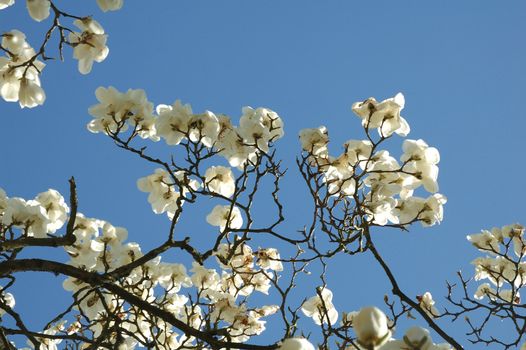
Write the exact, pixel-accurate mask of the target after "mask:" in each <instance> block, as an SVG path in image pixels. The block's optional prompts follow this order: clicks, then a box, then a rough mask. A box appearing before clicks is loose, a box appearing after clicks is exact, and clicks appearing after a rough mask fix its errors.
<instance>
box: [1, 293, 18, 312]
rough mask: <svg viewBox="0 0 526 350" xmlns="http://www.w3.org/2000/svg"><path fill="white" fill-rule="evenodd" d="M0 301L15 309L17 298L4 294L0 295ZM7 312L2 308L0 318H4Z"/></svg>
mask: <svg viewBox="0 0 526 350" xmlns="http://www.w3.org/2000/svg"><path fill="white" fill-rule="evenodd" d="M0 299H2V302H3V303H4V304H6V305H7V307H9V308H11V309H12V308H14V307H15V297H14V296H13V294H11V293H2V294H1V295H0ZM5 313H6V311H5V310H4V309H3V308H1V307H0V317H2V315H3V314H5Z"/></svg>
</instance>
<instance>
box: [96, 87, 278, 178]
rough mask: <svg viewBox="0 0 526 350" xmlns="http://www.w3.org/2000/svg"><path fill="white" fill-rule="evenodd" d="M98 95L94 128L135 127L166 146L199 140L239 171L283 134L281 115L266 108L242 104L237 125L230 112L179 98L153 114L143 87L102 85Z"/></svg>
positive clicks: (104, 130) (113, 130) (105, 130)
mask: <svg viewBox="0 0 526 350" xmlns="http://www.w3.org/2000/svg"><path fill="white" fill-rule="evenodd" d="M95 95H96V97H97V100H98V101H99V103H98V104H97V105H94V106H92V107H91V108H90V109H89V113H90V114H91V115H92V116H93V120H92V121H91V122H90V123H89V124H88V129H89V130H90V131H91V132H94V133H98V132H102V133H105V134H109V135H114V136H115V135H116V134H118V133H120V132H124V131H126V130H128V128H130V127H131V128H133V134H132V135H133V136H135V135H139V136H140V137H141V138H144V139H146V138H148V139H150V140H152V141H158V140H159V139H163V140H164V141H165V142H166V143H167V144H168V145H178V144H180V143H181V142H183V141H185V140H188V142H192V143H201V144H202V145H204V146H205V147H208V148H214V149H215V150H217V152H218V153H219V154H220V155H222V156H223V157H225V158H226V159H227V160H228V162H229V163H230V165H231V166H233V167H237V168H239V169H243V167H244V166H245V165H250V164H251V162H253V161H254V159H255V158H256V157H257V155H258V153H260V152H268V150H269V145H270V144H271V143H272V142H274V141H276V140H278V139H279V138H281V137H282V136H283V134H284V132H283V122H282V121H281V118H280V117H279V116H278V114H277V113H276V112H274V111H272V110H270V109H267V108H261V107H260V108H256V109H253V108H251V107H244V108H243V110H242V116H241V118H240V120H239V126H234V125H232V121H231V120H230V118H229V117H228V116H226V115H216V114H215V113H213V112H211V111H205V112H203V113H197V114H195V113H193V112H192V108H191V106H190V105H188V104H182V103H181V102H180V101H179V100H177V101H176V102H175V103H173V104H172V105H164V104H160V105H158V106H157V107H156V109H155V113H154V111H153V103H151V102H149V101H148V100H147V98H146V94H145V92H144V91H143V90H139V89H137V90H133V89H130V90H128V91H127V92H125V93H122V92H119V91H118V90H117V89H115V88H113V87H108V88H103V87H99V88H98V89H97V90H96V92H95Z"/></svg>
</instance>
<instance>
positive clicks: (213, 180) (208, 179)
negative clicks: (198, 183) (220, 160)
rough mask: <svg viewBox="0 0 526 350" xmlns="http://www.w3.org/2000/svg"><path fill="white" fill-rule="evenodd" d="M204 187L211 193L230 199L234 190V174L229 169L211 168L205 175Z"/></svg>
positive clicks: (222, 167)
mask: <svg viewBox="0 0 526 350" xmlns="http://www.w3.org/2000/svg"><path fill="white" fill-rule="evenodd" d="M205 187H206V188H207V189H208V190H209V191H210V192H213V193H217V194H220V195H222V196H224V197H232V195H233V194H234V192H235V190H236V183H235V179H234V174H233V173H232V170H230V168H227V167H224V166H212V167H210V168H208V169H207V170H206V173H205Z"/></svg>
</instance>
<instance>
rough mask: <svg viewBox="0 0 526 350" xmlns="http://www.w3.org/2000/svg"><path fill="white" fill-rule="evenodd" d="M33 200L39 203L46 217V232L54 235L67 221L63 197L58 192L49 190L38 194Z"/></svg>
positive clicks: (67, 209)
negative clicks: (47, 220)
mask: <svg viewBox="0 0 526 350" xmlns="http://www.w3.org/2000/svg"><path fill="white" fill-rule="evenodd" d="M35 200H36V201H37V202H38V203H40V205H41V206H42V207H43V208H44V210H45V211H46V214H47V216H48V219H49V223H48V225H47V231H48V232H49V233H55V232H56V231H57V230H58V229H60V228H61V227H62V226H63V225H64V223H65V222H66V220H67V219H68V213H69V208H68V206H67V204H66V202H65V200H64V197H62V195H61V194H60V193H59V192H58V191H56V190H52V189H50V190H47V191H46V192H42V193H40V194H38V196H37V197H36V198H35Z"/></svg>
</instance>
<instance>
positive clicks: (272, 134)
mask: <svg viewBox="0 0 526 350" xmlns="http://www.w3.org/2000/svg"><path fill="white" fill-rule="evenodd" d="M239 135H241V137H243V139H244V141H245V142H246V143H247V144H249V145H254V146H257V147H258V148H259V149H260V150H262V151H263V152H265V153H266V152H268V150H269V142H275V141H276V140H278V139H279V138H281V137H283V135H284V131H283V121H282V120H281V118H280V117H279V115H278V114H277V113H276V112H274V111H272V110H270V109H267V108H262V107H260V108H256V109H253V108H252V107H243V115H242V116H241V118H240V119H239Z"/></svg>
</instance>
